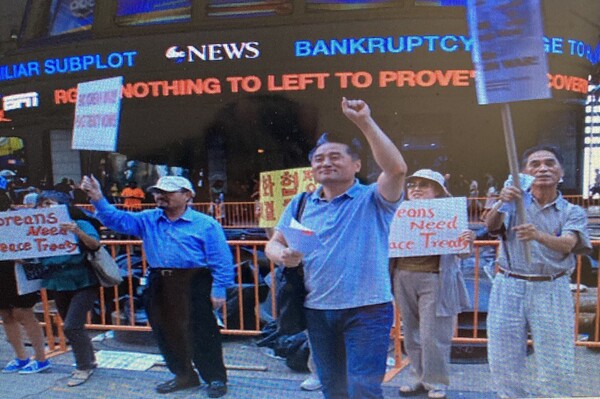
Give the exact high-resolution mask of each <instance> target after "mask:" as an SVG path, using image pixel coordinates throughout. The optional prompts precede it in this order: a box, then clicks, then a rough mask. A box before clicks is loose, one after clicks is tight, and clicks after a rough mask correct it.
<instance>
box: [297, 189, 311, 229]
mask: <svg viewBox="0 0 600 399" xmlns="http://www.w3.org/2000/svg"><path fill="white" fill-rule="evenodd" d="M307 199H308V193H307V192H306V191H304V192H302V194H300V201H298V209H296V220H297V221H298V222H300V219H302V214H303V213H304V208H305V207H306V200H307Z"/></svg>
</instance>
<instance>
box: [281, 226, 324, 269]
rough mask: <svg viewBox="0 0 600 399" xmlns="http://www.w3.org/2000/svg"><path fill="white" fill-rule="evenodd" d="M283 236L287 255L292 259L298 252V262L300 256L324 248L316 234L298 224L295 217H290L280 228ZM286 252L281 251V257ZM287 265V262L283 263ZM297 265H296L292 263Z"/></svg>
mask: <svg viewBox="0 0 600 399" xmlns="http://www.w3.org/2000/svg"><path fill="white" fill-rule="evenodd" d="M281 232H282V233H283V236H284V237H285V240H286V242H287V244H288V248H287V250H289V252H290V253H288V254H287V255H288V257H289V258H291V259H290V260H292V259H293V258H294V257H295V256H297V255H296V254H300V256H301V257H300V259H299V261H298V263H299V262H300V261H301V260H302V257H304V256H307V255H310V254H311V253H313V252H314V251H317V250H319V249H322V248H324V246H323V243H322V242H321V240H320V239H319V237H318V236H317V234H316V233H315V232H314V231H313V230H311V229H309V228H307V227H305V226H303V225H302V224H300V223H299V222H298V221H297V220H296V219H292V221H291V222H290V225H289V226H286V227H284V228H282V229H281ZM285 255H286V254H284V253H282V258H283V257H284V256H285ZM285 266H287V264H286V265H285ZM293 266H297V265H293Z"/></svg>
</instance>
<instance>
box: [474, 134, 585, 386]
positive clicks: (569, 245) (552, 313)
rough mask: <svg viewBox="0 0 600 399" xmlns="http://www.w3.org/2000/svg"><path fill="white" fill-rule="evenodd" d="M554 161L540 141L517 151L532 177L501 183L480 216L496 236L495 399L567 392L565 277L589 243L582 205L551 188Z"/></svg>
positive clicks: (570, 342) (569, 319) (570, 356)
mask: <svg viewBox="0 0 600 399" xmlns="http://www.w3.org/2000/svg"><path fill="white" fill-rule="evenodd" d="M562 159H563V158H562V155H561V154H560V152H559V151H558V149H557V148H555V147H552V146H548V145H540V146H536V147H532V148H530V149H528V150H527V151H525V154H524V155H523V160H522V170H523V172H524V173H526V174H528V175H531V176H533V177H534V178H535V179H534V180H533V183H532V185H531V188H530V189H529V190H527V191H525V192H521V191H520V190H519V189H517V188H516V187H514V186H508V187H505V188H503V189H502V191H501V192H500V196H499V197H498V198H499V202H498V203H497V204H496V205H494V207H493V208H492V209H491V210H490V213H489V214H488V216H487V219H486V224H487V227H488V229H489V231H490V233H492V234H496V235H499V236H500V237H501V238H502V245H501V247H500V256H499V259H498V263H499V266H500V267H499V269H498V271H499V273H498V274H497V275H496V276H495V278H494V284H493V287H492V292H491V293H490V303H489V311H488V316H487V332H488V338H489V342H488V358H489V364H490V371H491V373H492V378H493V380H494V382H495V383H496V387H497V390H498V396H500V397H501V398H521V397H529V396H537V395H541V396H545V397H570V396H571V394H572V392H571V390H572V387H573V381H575V343H574V338H575V324H574V319H575V315H574V310H573V298H572V296H571V290H570V288H569V281H570V275H571V272H572V271H573V269H574V268H575V265H576V254H582V253H585V252H587V251H589V250H591V243H590V240H589V234H588V231H587V216H586V214H585V211H584V210H583V209H582V208H581V207H579V206H576V205H573V204H570V203H569V202H567V201H566V200H565V199H564V198H563V196H562V194H561V193H560V191H558V184H559V183H560V181H561V179H562V177H563V175H564V170H563V166H562V163H563V162H562ZM519 198H522V199H523V202H524V207H525V214H526V219H527V220H526V221H524V223H521V224H519V223H518V222H517V220H516V206H515V200H517V199H519ZM524 242H528V243H529V249H530V251H531V261H530V262H528V261H527V257H526V255H525V251H526V250H527V249H526V246H524V245H523V243H524ZM529 332H531V336H532V338H533V342H534V345H535V364H536V368H537V378H536V382H537V384H538V387H537V391H538V392H536V393H535V394H532V393H531V392H528V390H527V388H526V387H525V385H524V384H523V381H524V378H523V376H524V374H525V372H526V368H525V358H526V350H527V344H526V342H527V338H528V333H529Z"/></svg>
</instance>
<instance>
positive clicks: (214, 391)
mask: <svg viewBox="0 0 600 399" xmlns="http://www.w3.org/2000/svg"><path fill="white" fill-rule="evenodd" d="M226 393H227V383H225V382H223V381H212V382H211V383H210V384H209V385H208V397H209V398H220V397H221V396H223V395H225V394H226Z"/></svg>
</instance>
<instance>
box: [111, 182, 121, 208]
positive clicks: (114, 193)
mask: <svg viewBox="0 0 600 399" xmlns="http://www.w3.org/2000/svg"><path fill="white" fill-rule="evenodd" d="M108 201H109V202H110V203H111V204H120V203H121V190H120V189H119V185H118V184H117V183H113V184H111V185H110V189H109V193H108Z"/></svg>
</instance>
